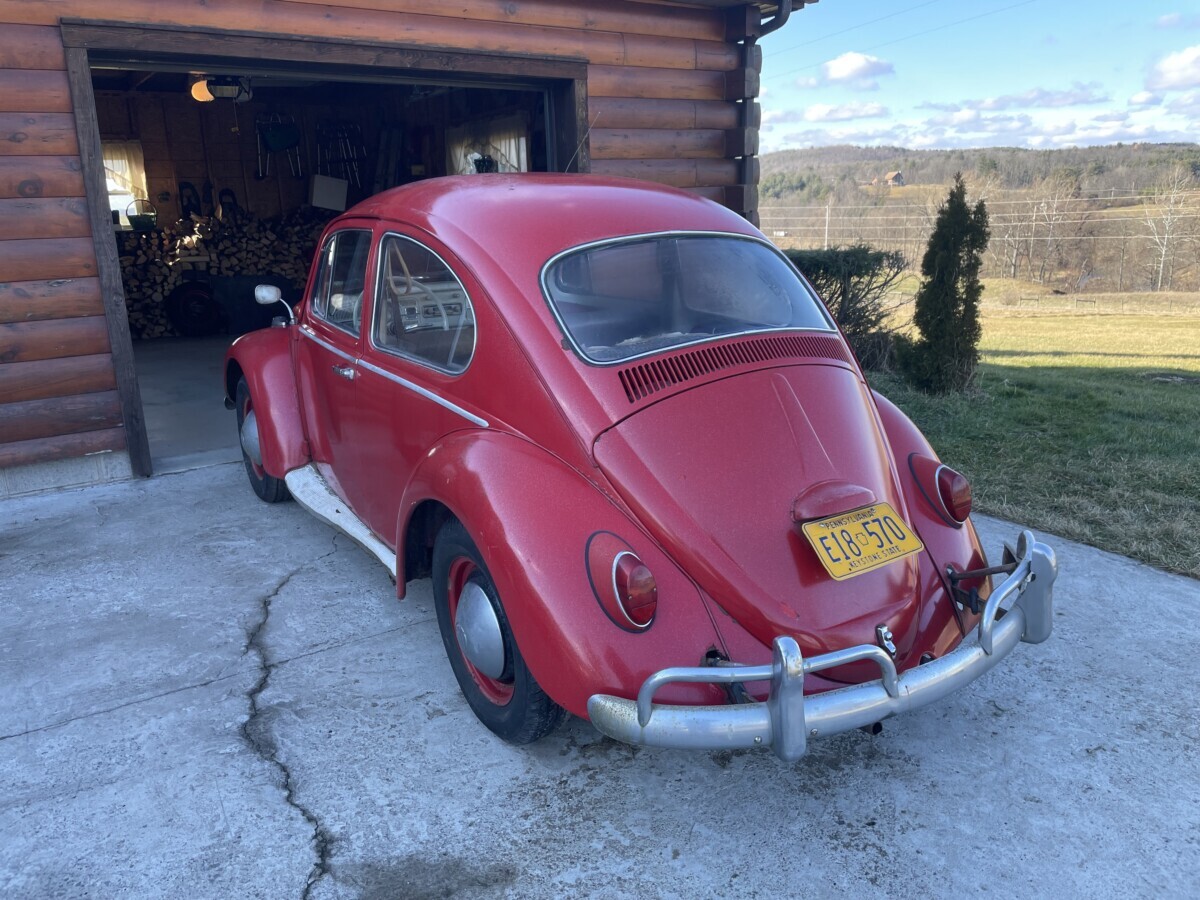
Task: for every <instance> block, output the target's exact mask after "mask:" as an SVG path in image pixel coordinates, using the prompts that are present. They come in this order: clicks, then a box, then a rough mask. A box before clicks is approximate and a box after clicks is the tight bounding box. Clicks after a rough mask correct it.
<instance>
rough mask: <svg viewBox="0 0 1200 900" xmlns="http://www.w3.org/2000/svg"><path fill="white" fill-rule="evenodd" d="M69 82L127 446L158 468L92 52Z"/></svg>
mask: <svg viewBox="0 0 1200 900" xmlns="http://www.w3.org/2000/svg"><path fill="white" fill-rule="evenodd" d="M66 55H67V81H68V84H69V86H70V89H71V103H72V105H73V107H74V109H75V130H76V134H77V135H78V138H79V158H80V162H81V163H82V165H83V184H84V188H85V191H86V193H87V200H88V211H89V216H90V219H91V226H92V244H93V246H94V248H95V253H96V272H97V274H98V275H99V277H100V290H101V295H102V297H103V300H104V319H105V322H106V323H107V327H108V341H109V346H110V347H111V350H112V362H113V369H114V371H115V373H116V379H117V392H118V394H119V396H120V405H121V421H122V423H123V424H124V426H125V445H126V448H127V449H128V451H129V462H130V465H131V467H132V469H133V472H134V474H136V475H142V476H148V475H150V474H151V472H152V467H151V463H150V442H149V438H148V437H147V435H146V421H145V418H144V416H143V413H142V393H141V390H140V389H139V388H138V380H137V369H136V367H135V364H134V359H133V342H132V340H131V339H130V337H129V320H128V318H127V316H126V312H125V290H124V288H123V287H122V286H121V264H120V261H119V260H118V259H117V245H116V243H115V241H114V240H113V235H112V216H111V214H110V213H109V208H108V187H107V183H106V181H105V179H104V156H103V153H102V151H101V149H100V127H99V123H98V122H97V117H96V97H95V94H94V93H93V91H92V72H91V67H90V66H89V65H88V56H87V51H86V50H84V49H81V48H79V47H69V48H67V50H66Z"/></svg>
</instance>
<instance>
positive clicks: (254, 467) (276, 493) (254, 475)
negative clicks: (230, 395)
mask: <svg viewBox="0 0 1200 900" xmlns="http://www.w3.org/2000/svg"><path fill="white" fill-rule="evenodd" d="M234 399H235V406H234V408H235V409H236V410H237V426H238V443H239V444H241V438H242V424H243V423H244V422H245V421H246V415H247V413H249V412H250V410H252V409H254V398H253V397H251V396H250V386H249V385H248V384H246V379H245V378H243V379H241V380H240V381H238V386H237V394H236V396H235V398H234ZM242 462H243V463H245V465H246V477H248V478H249V479H250V487H252V488H254V493H256V494H258V497H259V499H260V500H262V501H264V502H266V503H278V502H280V501H281V500H287V499H289V498H290V497H291V494H289V493H288V489H287V485H286V484H285V483H284V481H283V479H282V478H275V477H273V476H271V475H268V474H267V470H266V469H264V468H263V467H262V466H260V465H258V464H257V463H255V462H254V460H252V459H251V458H250V454H249V453H247V452H246V448H245V447H244V446H243V447H242Z"/></svg>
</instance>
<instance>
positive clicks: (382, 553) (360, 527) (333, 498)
mask: <svg viewBox="0 0 1200 900" xmlns="http://www.w3.org/2000/svg"><path fill="white" fill-rule="evenodd" d="M283 480H284V481H285V482H286V483H287V489H288V491H289V492H291V495H292V499H293V500H295V501H296V502H297V503H299V504H300V505H301V506H303V507H304V508H305V509H307V510H308V511H309V512H310V513H312V514H313V515H314V516H316V517H317V518H318V519H320V520H321V521H322V522H324V523H325V524H327V525H332V526H333V527H334V528H336V529H337V530H338V531H340V532H342V533H343V534H344V535H346V537H348V538H350V540H352V541H354V543H356V544H358V546H360V547H362V548H363V549H364V550H366V551H367V552H368V553H370V554H371V555H372V556H374V557H375V558H376V559H378V560H379V561H380V562H381V563H383V564H384V566H386V567H387V570H388V572H389V573H391V576H392V581H395V580H396V554H395V553H394V552H393V551H392V550H391V548H390V547H388V545H387V544H385V543H384V542H383V541H381V540H380V539H379V538H377V537H375V535H373V534H372V533H371V530H370V529H369V528H367V526H366V524H365V523H364V522H363V520H362V519H360V518H359V517H358V516H356V515H355V514H354V513H353V512H351V511H350V507H348V506H347V505H346V504H345V503H344V502H343V501H342V498H341V497H339V496H338V495H337V494H335V493H334V492H333V491H332V490H330V488H329V484H328V482H326V481H325V479H324V478H322V477H321V473H320V472H318V471H317V468H316V466H314V465H312V464H309V465H307V466H303V467H301V468H299V469H292V471H290V472H288V473H287V475H285V476H284V478H283Z"/></svg>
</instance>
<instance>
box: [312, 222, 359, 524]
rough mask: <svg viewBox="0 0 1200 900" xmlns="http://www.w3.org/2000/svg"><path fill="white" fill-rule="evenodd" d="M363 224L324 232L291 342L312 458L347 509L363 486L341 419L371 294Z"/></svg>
mask: <svg viewBox="0 0 1200 900" xmlns="http://www.w3.org/2000/svg"><path fill="white" fill-rule="evenodd" d="M370 225H371V223H369V222H366V223H361V224H359V223H355V222H353V221H350V222H347V223H346V224H345V226H344V227H341V228H339V229H338V230H337V231H334V232H332V233H331V234H329V235H328V236H327V237H326V239H325V242H324V243H323V244H322V246H321V251H320V254H319V255H318V257H317V262H316V266H317V268H316V272H315V273H314V274H313V277H312V279H311V287H310V289H309V290H310V293H309V297H308V302H307V303H306V304H305V312H304V314H303V316H302V317H301V322H300V328H299V335H300V336H299V340H298V341H297V344H296V372H297V380H298V383H299V387H300V403H301V408H302V410H303V415H304V420H305V431H306V433H307V435H308V441H309V448H310V450H311V452H312V458H313V461H314V462H315V463H316V464H317V467H318V469H319V470H320V471H321V474H322V475H323V476H325V478H326V480H327V481H328V482H329V483H330V484H331V485H332V486H333V488H334V490H335V491H337V493H338V494H339V495H340V496H341V497H342V498H343V499H344V500H345V501H346V502H347V503H349V504H350V506H351V507H354V506H355V505H356V503H355V495H357V494H360V493H361V490H362V489H361V487H359V486H357V485H356V483H355V482H356V473H355V471H354V468H353V460H352V459H351V454H350V452H349V448H348V444H347V442H348V440H349V438H350V436H349V434H348V433H347V429H346V421H347V417H348V416H349V415H350V413H351V411H352V410H353V408H354V404H355V394H356V390H355V388H356V381H357V379H358V375H359V371H358V357H359V355H360V352H361V348H362V315H363V308H364V304H365V302H366V300H367V296H366V295H367V294H368V293H369V291H370V282H369V279H368V278H367V272H368V262H369V259H370V251H371V230H370Z"/></svg>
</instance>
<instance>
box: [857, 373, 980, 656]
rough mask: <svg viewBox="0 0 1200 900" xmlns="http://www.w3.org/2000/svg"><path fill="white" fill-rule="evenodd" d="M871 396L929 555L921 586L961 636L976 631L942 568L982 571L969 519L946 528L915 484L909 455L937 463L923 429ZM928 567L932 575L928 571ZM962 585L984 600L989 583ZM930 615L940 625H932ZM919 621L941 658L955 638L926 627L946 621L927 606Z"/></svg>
mask: <svg viewBox="0 0 1200 900" xmlns="http://www.w3.org/2000/svg"><path fill="white" fill-rule="evenodd" d="M872 394H874V397H875V406H876V408H877V409H878V410H879V418H880V421H881V423H882V425H883V428H884V432H885V433H886V434H887V438H888V443H889V444H890V445H891V448H892V457H893V459H894V460H895V462H896V474H897V475H898V476H899V479H900V487H901V490H903V491H904V497H905V499H906V501H907V503H908V513H909V517H910V518H911V519H912V523H911V524H912V526H913V528H914V529H916V532H917V534H918V535H919V536H920V538H921V541H922V543H924V544H925V549H926V550H927V551H928V553H927V554H923V556H926V557H927V558H928V561H929V564H928V566H927V565H926V562H925V560H922V566H921V582H922V584H923V585H925V587H924V588H923V590H925V591H926V596H929V594H930V593H932V594H935V595H936V596H937V597H938V602H937V603H936V607H937V608H938V609H941V610H944V609H945V608H946V607H949V608H950V609H951V610H952V611H953V612H954V614H955V620H956V626H957V630H958V632H959V634H960V635H961V634H963V633H965V632H966V631H969V630H970V629H971V628H973V627H975V623H976V622H977V621H978V618H977V617H975V616H973V615H972V614H971V611H970V610H969V609H968V610H963V611H961V613H960V612H959V610H957V609H956V608H954V606H953V604H952V603H950V601H949V597H950V596H951V594H950V582H949V579H948V578H947V577H946V567H947V566H949V565H953V566H954V568H955V569H956V570H958V571H964V570H967V569H980V568H984V567H986V566H987V559H986V557H985V556H984V552H983V547H982V545H981V544H980V542H979V536H978V535H977V534H976V532H975V526H974V525H973V524H972V523H971V520H970V519H968V520H967V521H966V522H965V523H964V524H963V525H961V526H954V525H949V524H947V522H946V520H945V519H944V518H943V517H942V514H941V512H940V511H939V510H938V509H936V508H935V507H934V506H933V503H932V502H931V500H930V498H929V497H928V496H927V494H926V492H925V491H923V490H922V489H921V487H920V486H919V485H918V484H917V481H916V478H915V477H914V475H913V470H912V467H911V466H910V465H909V457H910V456H911V455H912V454H914V453H917V454H920V455H922V456H927V457H929V458H931V459H934V460H937V459H938V455H937V454H936V453H935V452H934V450H933V447H931V446H930V444H929V441H927V440H926V439H925V436H924V435H923V434H922V433H921V430H920V429H919V428H917V426H916V425H914V424H913V422H912V420H911V419H909V418H908V416H906V415H905V414H904V413H903V412H902V411H901V410H900V408H899V407H898V406H896V404H894V403H892V402H891V401H890V400H888V399H887V398H886V397H884V396H883V395H882V394H879V393H877V392H875V391H872ZM930 569H933V570H934V571H930ZM964 586H965V587H972V586H977V587H979V590H980V592H981V594H982V595H983V596H984V597H985V598H986V597H987V595H988V594H989V593H990V590H989V588H990V584H988V583H983V584H967V583H965V582H964ZM943 598H945V599H943ZM931 615H933V616H934V617H935V618H936V619H937V620H938V622H936V623H935V622H934V621H932V620H931V618H930V617H931ZM921 618H922V622H921V630H922V632H923V634H922V636H920V637H918V639H917V640H918V642H921V643H922V644H923V645H926V646H930V647H933V646H934V645H936V648H937V649H935V650H933V652H934V653H935V655H938V656H941V655H942V653H943V652H945V651H946V650H948V649H952V646H948V644H953V643H957V641H956V640H955V641H953V642H951V641H949V638H948V636H947V635H946V634H944V633H939V634H938V635H937V636H934V635H931V634H928V633H927V632H928V631H929V630H930V629H933V630H939V629H941V628H942V624H941V622H942V620H943V619H945V618H946V617H945V616H944V615H942V614H941V613H940V612H938V613H937V614H936V615H935V614H934V612H933V611H931V609H930V607H929V606H928V605H927V607H926V609H925V610H923V612H922V616H921ZM946 627H948V623H946Z"/></svg>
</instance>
